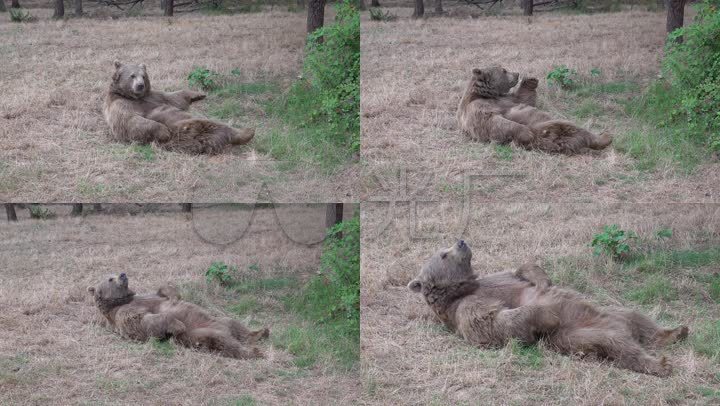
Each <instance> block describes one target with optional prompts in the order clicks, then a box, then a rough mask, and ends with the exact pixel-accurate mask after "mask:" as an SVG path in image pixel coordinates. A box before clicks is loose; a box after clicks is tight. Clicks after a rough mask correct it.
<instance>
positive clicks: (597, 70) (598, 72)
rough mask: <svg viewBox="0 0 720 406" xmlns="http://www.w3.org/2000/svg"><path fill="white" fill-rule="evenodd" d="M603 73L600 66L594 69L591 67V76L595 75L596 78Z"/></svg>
mask: <svg viewBox="0 0 720 406" xmlns="http://www.w3.org/2000/svg"><path fill="white" fill-rule="evenodd" d="M601 73H602V71H600V68H592V69H590V76H592V77H594V78H596V77H598V76H600V74H601Z"/></svg>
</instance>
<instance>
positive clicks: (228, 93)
mask: <svg viewBox="0 0 720 406" xmlns="http://www.w3.org/2000/svg"><path fill="white" fill-rule="evenodd" d="M277 91H278V85H277V84H276V83H273V82H249V83H229V84H227V85H225V86H222V87H220V88H218V89H216V90H214V91H213V92H212V93H213V94H214V95H217V96H219V97H237V96H242V95H259V94H265V93H276V92H277Z"/></svg>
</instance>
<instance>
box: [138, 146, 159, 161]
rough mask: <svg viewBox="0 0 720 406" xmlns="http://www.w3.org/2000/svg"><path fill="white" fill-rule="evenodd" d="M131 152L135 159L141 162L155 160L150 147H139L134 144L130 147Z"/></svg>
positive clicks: (153, 152)
mask: <svg viewBox="0 0 720 406" xmlns="http://www.w3.org/2000/svg"><path fill="white" fill-rule="evenodd" d="M132 151H133V154H134V155H135V157H137V158H138V159H140V160H142V161H148V162H152V161H154V160H155V158H156V156H155V151H154V150H153V148H152V146H151V145H139V144H135V145H133V146H132Z"/></svg>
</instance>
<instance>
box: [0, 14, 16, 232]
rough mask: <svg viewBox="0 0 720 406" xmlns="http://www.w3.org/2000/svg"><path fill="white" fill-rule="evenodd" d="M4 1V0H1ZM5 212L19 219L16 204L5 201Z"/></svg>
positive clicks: (13, 219)
mask: <svg viewBox="0 0 720 406" xmlns="http://www.w3.org/2000/svg"><path fill="white" fill-rule="evenodd" d="M0 1H2V0H0ZM5 213H7V219H8V221H17V214H16V213H15V205H14V204H12V203H5Z"/></svg>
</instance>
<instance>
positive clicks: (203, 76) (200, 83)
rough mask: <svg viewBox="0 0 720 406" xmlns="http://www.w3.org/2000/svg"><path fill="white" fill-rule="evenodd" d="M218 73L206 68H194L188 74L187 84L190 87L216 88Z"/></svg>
mask: <svg viewBox="0 0 720 406" xmlns="http://www.w3.org/2000/svg"><path fill="white" fill-rule="evenodd" d="M218 76H219V75H218V73H217V72H213V71H211V70H209V69H206V68H195V69H193V70H192V71H191V72H190V74H189V75H188V84H189V85H190V86H192V87H199V88H201V89H203V90H214V89H217V87H218V84H217V82H216V80H217V78H218Z"/></svg>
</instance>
